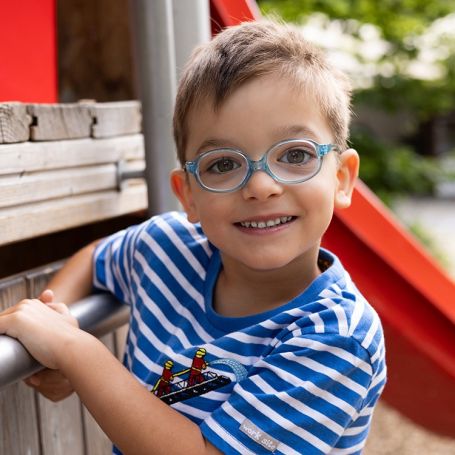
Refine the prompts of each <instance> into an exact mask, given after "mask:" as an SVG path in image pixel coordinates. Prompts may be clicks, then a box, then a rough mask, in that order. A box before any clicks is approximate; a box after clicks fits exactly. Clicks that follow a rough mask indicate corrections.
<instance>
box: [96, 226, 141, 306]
mask: <svg viewBox="0 0 455 455" xmlns="http://www.w3.org/2000/svg"><path fill="white" fill-rule="evenodd" d="M140 229H141V225H139V226H133V227H130V228H128V229H126V230H123V231H120V232H117V233H116V234H113V235H111V236H109V237H107V238H105V239H104V240H102V241H101V242H100V243H99V244H98V246H97V248H96V250H95V253H94V255H93V285H94V287H95V288H96V289H100V290H103V291H109V292H111V293H112V294H114V295H115V296H116V297H117V298H118V299H119V300H121V301H123V302H125V303H131V271H132V262H133V255H134V249H135V242H136V239H137V237H138V234H139V232H140Z"/></svg>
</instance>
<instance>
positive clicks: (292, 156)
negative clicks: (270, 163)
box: [278, 148, 315, 164]
mask: <svg viewBox="0 0 455 455" xmlns="http://www.w3.org/2000/svg"><path fill="white" fill-rule="evenodd" d="M313 158H315V154H314V152H313V151H310V150H306V149H304V148H293V149H289V150H286V151H285V152H284V153H283V154H282V155H281V157H280V158H279V160H278V161H281V162H282V163H289V164H305V163H307V162H308V161H310V160H311V159H313Z"/></svg>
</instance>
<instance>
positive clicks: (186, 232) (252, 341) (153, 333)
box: [94, 212, 386, 455]
mask: <svg viewBox="0 0 455 455" xmlns="http://www.w3.org/2000/svg"><path fill="white" fill-rule="evenodd" d="M320 259H321V261H322V262H325V263H327V264H329V266H328V268H327V269H326V270H325V271H324V272H323V273H322V274H321V275H320V276H319V277H317V278H316V279H315V280H314V282H313V283H312V284H311V285H310V286H309V287H308V288H307V289H306V290H305V291H304V292H303V293H302V294H301V295H299V296H298V297H297V298H295V299H294V300H292V301H290V302H288V303H287V304H285V305H283V306H281V307H279V308H276V309H274V310H272V311H267V312H265V313H261V314H258V315H253V316H247V317H239V318H229V317H223V316H221V315H219V314H217V313H216V312H215V311H214V310H213V307H212V296H213V290H214V286H215V283H216V279H217V276H218V273H219V271H220V268H221V267H222V264H221V261H220V254H219V251H218V250H217V249H216V248H215V247H214V246H213V245H211V244H210V243H209V241H208V240H207V238H206V237H205V235H204V234H203V232H202V230H201V227H200V226H199V225H194V224H191V223H189V222H188V220H187V218H186V216H185V215H184V214H181V213H177V212H172V213H166V214H164V215H161V216H155V217H153V218H152V219H150V220H148V221H146V222H145V223H143V224H141V225H139V226H135V227H132V228H129V229H127V230H125V231H121V232H119V233H117V234H114V235H113V236H111V237H109V238H108V239H106V240H105V241H104V242H102V243H101V244H100V245H99V246H98V248H97V250H96V253H95V258H94V260H95V278H94V282H95V286H96V287H98V288H101V289H106V290H109V291H111V292H113V293H114V294H115V295H116V296H117V297H118V298H119V299H121V300H123V301H125V302H127V303H128V304H130V305H131V320H130V330H129V334H128V340H127V347H126V353H125V364H126V366H127V367H128V368H129V369H130V371H132V373H133V374H134V375H135V376H136V377H137V379H138V380H139V381H140V382H141V383H143V384H144V386H146V387H147V388H148V389H149V390H150V393H154V394H155V395H157V396H158V397H159V398H160V399H162V400H163V401H165V402H166V403H168V404H169V405H170V406H172V407H173V408H174V409H176V410H177V411H179V412H180V413H182V414H183V415H185V416H187V417H188V418H190V419H191V420H192V421H194V422H196V423H197V424H198V425H200V429H201V431H202V433H203V435H204V437H205V438H206V439H207V440H209V441H210V442H211V443H212V444H213V445H215V446H216V447H218V448H219V449H220V450H221V451H222V452H224V453H228V454H231V453H232V454H242V455H245V454H271V453H275V454H309V455H310V454H319V453H333V454H351V453H360V452H361V450H362V448H363V446H364V443H365V439H366V436H367V434H368V430H369V426H370V421H371V416H372V412H373V408H374V405H375V403H376V401H377V399H378V397H379V395H380V393H381V391H382V389H383V387H384V384H385V379H386V367H385V359H384V339H383V332H382V328H381V323H380V321H379V318H378V315H377V314H376V312H375V311H374V310H373V309H372V307H371V306H370V305H369V304H368V303H367V302H366V300H365V299H364V298H363V297H362V296H361V294H360V293H359V291H358V290H357V288H356V287H355V285H354V284H353V283H352V281H351V279H350V277H349V275H348V273H347V272H346V271H345V270H344V269H343V267H342V265H341V263H340V262H339V260H338V259H337V258H336V257H335V256H334V255H332V254H331V253H329V252H328V251H326V250H321V252H320ZM150 418H151V421H154V424H156V425H158V424H159V422H156V421H155V420H154V419H153V416H151V417H150Z"/></svg>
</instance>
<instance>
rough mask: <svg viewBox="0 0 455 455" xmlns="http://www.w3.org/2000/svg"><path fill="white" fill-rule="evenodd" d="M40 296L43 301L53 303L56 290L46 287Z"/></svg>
mask: <svg viewBox="0 0 455 455" xmlns="http://www.w3.org/2000/svg"><path fill="white" fill-rule="evenodd" d="M38 298H39V299H40V300H41V302H43V303H51V302H52V301H53V300H54V292H53V291H52V290H51V289H45V290H44V291H43V292H42V293H41V294H40V296H39V297H38Z"/></svg>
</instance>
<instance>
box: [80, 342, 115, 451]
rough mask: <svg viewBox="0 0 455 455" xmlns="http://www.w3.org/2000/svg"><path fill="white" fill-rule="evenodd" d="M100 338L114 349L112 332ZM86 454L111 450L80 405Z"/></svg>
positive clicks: (102, 432)
mask: <svg viewBox="0 0 455 455" xmlns="http://www.w3.org/2000/svg"><path fill="white" fill-rule="evenodd" d="M100 340H101V341H102V342H103V343H104V345H105V346H107V347H108V349H109V350H110V351H111V352H114V351H115V343H114V334H113V333H109V334H107V335H105V336H104V337H101V338H100ZM82 413H83V421H84V429H85V450H86V455H108V454H110V453H111V452H112V442H111V441H110V440H109V438H108V437H107V436H106V434H105V433H104V431H103V430H102V429H101V427H100V426H99V425H98V423H97V422H96V421H95V419H94V418H93V417H92V416H91V414H90V413H89V412H88V410H87V408H86V407H85V406H82Z"/></svg>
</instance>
